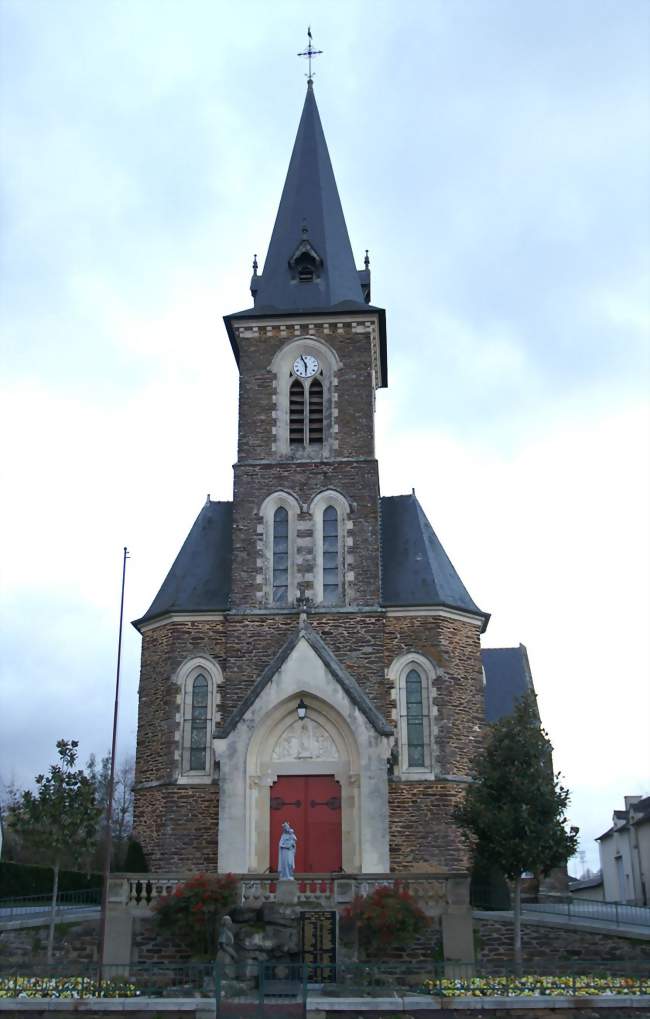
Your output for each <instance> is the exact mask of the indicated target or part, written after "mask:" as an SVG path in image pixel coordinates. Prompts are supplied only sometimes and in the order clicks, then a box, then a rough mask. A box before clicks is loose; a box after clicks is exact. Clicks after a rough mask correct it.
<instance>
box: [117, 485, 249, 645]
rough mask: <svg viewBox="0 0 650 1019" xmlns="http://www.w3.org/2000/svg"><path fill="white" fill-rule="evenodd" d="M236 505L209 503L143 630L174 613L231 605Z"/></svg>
mask: <svg viewBox="0 0 650 1019" xmlns="http://www.w3.org/2000/svg"><path fill="white" fill-rule="evenodd" d="M231 575H232V503H231V502H212V501H211V500H208V501H207V502H206V503H205V505H204V506H203V508H202V510H201V512H200V513H199V515H198V517H197V518H196V520H195V521H194V523H193V525H192V528H191V530H190V533H189V534H188V536H187V538H186V539H185V541H184V542H183V545H182V548H181V550H180V552H179V553H178V555H177V556H176V559H175V560H174V562H173V565H172V567H171V569H170V571H169V573H168V574H167V576H166V577H165V579H164V581H163V584H162V587H161V588H160V590H159V592H158V594H157V595H156V597H155V598H154V600H153V602H152V603H151V605H150V607H149V609H148V610H147V611H146V612H145V614H144V616H142V617H141V618H140V619H136V620H135V621H134V624H133V625H134V626H136V627H139V626H140V625H141V624H142V623H146V622H148V621H149V620H151V619H156V618H157V617H158V616H164V615H167V614H168V613H170V612H219V611H225V610H227V609H228V607H229V604H230V582H231Z"/></svg>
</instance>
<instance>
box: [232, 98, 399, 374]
mask: <svg viewBox="0 0 650 1019" xmlns="http://www.w3.org/2000/svg"><path fill="white" fill-rule="evenodd" d="M303 240H307V241H308V242H309V244H310V245H311V247H312V248H313V249H314V250H315V251H316V253H317V255H318V256H319V257H320V258H321V259H322V267H321V269H320V271H319V272H318V273H317V278H316V279H315V280H314V281H313V282H311V283H305V282H300V281H299V280H298V279H297V278H295V273H293V272H292V271H291V269H290V266H289V260H290V259H291V257H292V256H293V254H294V253H295V251H296V249H297V248H298V245H299V244H300V243H301V241H303ZM253 283H254V307H252V308H247V309H245V310H244V311H238V312H234V313H232V314H230V315H225V316H224V322H225V325H226V330H227V332H228V338H229V340H230V344H231V346H232V349H233V353H234V355H235V359H236V360H237V363H238V364H239V348H238V343H237V338H236V336H235V333H234V329H233V322H234V321H236V320H237V319H248V318H254V317H256V316H257V317H260V316H263V317H264V318H270V317H273V316H274V315H275V316H285V315H287V314H303V315H322V314H325V313H328V314H331V313H332V312H335V313H336V312H352V313H357V314H359V315H367V314H368V312H369V311H370V312H373V313H375V314H377V316H378V319H379V347H380V352H379V356H380V362H381V379H380V386H382V387H383V386H386V385H387V384H388V378H387V375H388V373H387V356H386V312H385V310H384V309H383V308H378V307H376V306H375V305H371V304H369V303H368V302H367V301H366V300H365V297H364V293H363V289H362V283H363V284H364V285H366V286H367V287H368V288H369V287H370V273H369V271H368V270H367V269H361V270H357V268H356V266H355V264H354V255H353V253H352V246H351V244H350V237H349V235H348V228H347V226H346V223H345V216H344V215H343V208H342V206H341V199H340V198H339V193H338V188H337V186H336V179H335V177H334V171H333V169H332V163H331V160H330V156H329V152H328V149H327V142H326V141H325V134H324V132H323V126H322V124H321V120H320V116H319V113H318V106H317V105H316V97H315V95H314V90H313V85H312V83H311V82H309V84H308V87H307V95H306V96H305V103H304V106H303V110H302V115H301V118H300V123H299V125H298V132H297V134H296V140H295V143H294V146H293V151H292V153H291V160H290V162H289V169H288V171H287V177H286V180H285V183H284V188H283V191H282V197H281V198H280V205H279V207H278V213H277V216H276V219H275V225H274V227H273V232H272V234H271V241H270V243H269V250H268V252H267V255H266V260H265V262H264V269H263V271H262V274H261V276H255V277H254V278H253Z"/></svg>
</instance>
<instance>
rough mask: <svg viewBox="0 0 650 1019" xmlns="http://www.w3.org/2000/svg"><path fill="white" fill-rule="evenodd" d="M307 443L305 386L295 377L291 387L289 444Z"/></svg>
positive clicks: (301, 444)
mask: <svg viewBox="0 0 650 1019" xmlns="http://www.w3.org/2000/svg"><path fill="white" fill-rule="evenodd" d="M304 444H305V387H304V386H303V384H302V382H299V381H298V379H294V380H293V382H292V383H291V386H290V387H289V445H290V446H304Z"/></svg>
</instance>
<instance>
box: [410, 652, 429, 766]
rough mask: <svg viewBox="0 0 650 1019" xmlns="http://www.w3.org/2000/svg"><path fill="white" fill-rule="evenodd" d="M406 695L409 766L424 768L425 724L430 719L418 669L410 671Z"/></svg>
mask: <svg viewBox="0 0 650 1019" xmlns="http://www.w3.org/2000/svg"><path fill="white" fill-rule="evenodd" d="M405 693H406V739H407V743H408V766H409V768H424V767H425V753H424V748H425V743H424V735H425V723H427V722H428V719H427V718H426V715H425V706H424V703H423V699H422V677H421V676H420V673H419V672H418V671H417V670H416V669H409V671H408V673H407V675H406V684H405ZM427 728H428V725H427Z"/></svg>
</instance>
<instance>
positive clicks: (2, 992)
mask: <svg viewBox="0 0 650 1019" xmlns="http://www.w3.org/2000/svg"><path fill="white" fill-rule="evenodd" d="M139 994H140V991H138V989H137V987H136V986H135V984H131V983H128V981H126V980H103V981H102V986H101V988H100V989H98V986H97V981H96V980H94V979H93V978H92V977H0V998H135V997H137V996H138V995H139Z"/></svg>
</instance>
